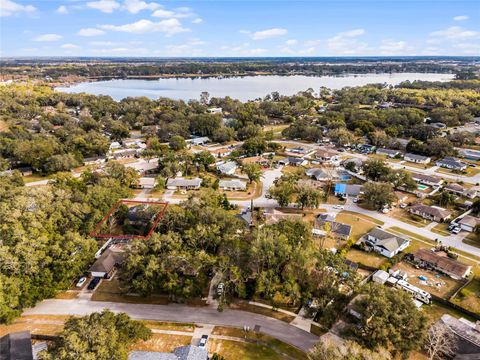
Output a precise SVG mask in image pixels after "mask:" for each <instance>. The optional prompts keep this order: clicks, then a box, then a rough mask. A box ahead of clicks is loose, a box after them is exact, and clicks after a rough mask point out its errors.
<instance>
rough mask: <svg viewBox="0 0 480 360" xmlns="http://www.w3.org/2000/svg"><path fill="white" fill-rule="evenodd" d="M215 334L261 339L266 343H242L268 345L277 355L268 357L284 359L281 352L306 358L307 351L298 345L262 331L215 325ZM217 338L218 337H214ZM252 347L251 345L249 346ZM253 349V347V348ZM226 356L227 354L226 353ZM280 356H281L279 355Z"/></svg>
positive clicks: (293, 356)
mask: <svg viewBox="0 0 480 360" xmlns="http://www.w3.org/2000/svg"><path fill="white" fill-rule="evenodd" d="M212 334H213V335H223V336H232V337H237V338H244V337H245V336H246V338H247V339H251V340H255V341H260V342H262V343H264V344H265V345H266V346H265V345H260V344H251V343H249V344H245V343H240V344H245V345H256V346H255V348H256V347H259V346H261V347H266V348H267V349H270V350H273V354H274V355H275V357H267V358H266V359H284V358H286V357H284V356H282V355H281V354H285V355H287V356H288V357H289V358H291V359H304V358H305V353H304V352H303V351H301V350H300V349H297V348H296V347H294V346H292V345H289V344H287V343H284V342H283V341H280V340H278V339H275V338H273V337H271V336H268V335H265V334H261V333H254V332H252V331H250V332H249V333H248V334H245V332H244V331H243V330H242V329H238V328H232V327H224V326H215V328H214V329H213V332H212ZM214 340H216V339H214ZM248 348H250V347H248ZM252 350H253V348H252ZM224 356H225V355H224ZM248 356H255V354H254V353H252V354H251V355H250V354H248ZM279 356H280V357H279ZM239 358H241V359H244V357H237V358H232V359H239ZM227 359H228V358H227ZM245 359H250V357H245ZM252 359H264V358H263V357H253V358H252Z"/></svg>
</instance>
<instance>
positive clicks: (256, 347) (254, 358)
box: [208, 339, 305, 360]
mask: <svg viewBox="0 0 480 360" xmlns="http://www.w3.org/2000/svg"><path fill="white" fill-rule="evenodd" d="M208 349H209V352H210V353H217V354H220V355H222V356H223V357H224V358H225V360H235V359H242V360H286V359H288V358H287V357H285V356H283V355H280V354H279V353H277V352H276V351H275V350H273V349H272V348H270V347H268V346H266V345H260V344H253V343H246V342H239V341H232V340H220V339H211V340H210V341H209V342H208ZM304 358H305V357H303V358H299V359H304Z"/></svg>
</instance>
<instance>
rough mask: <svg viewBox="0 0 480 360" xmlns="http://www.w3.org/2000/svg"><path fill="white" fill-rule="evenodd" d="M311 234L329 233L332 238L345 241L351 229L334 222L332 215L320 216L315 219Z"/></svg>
mask: <svg viewBox="0 0 480 360" xmlns="http://www.w3.org/2000/svg"><path fill="white" fill-rule="evenodd" d="M312 232H313V234H314V235H326V234H327V233H329V234H330V235H332V236H333V237H336V238H340V239H343V240H347V239H348V238H349V237H350V235H351V234H352V227H351V226H350V225H348V224H343V223H341V222H338V221H335V216H334V215H331V214H320V215H318V216H317V218H316V219H315V226H314V228H313V230H312Z"/></svg>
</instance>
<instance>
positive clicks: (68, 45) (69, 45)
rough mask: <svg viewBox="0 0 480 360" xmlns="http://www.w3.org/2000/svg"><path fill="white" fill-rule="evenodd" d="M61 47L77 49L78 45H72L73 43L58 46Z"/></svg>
mask: <svg viewBox="0 0 480 360" xmlns="http://www.w3.org/2000/svg"><path fill="white" fill-rule="evenodd" d="M60 47H61V48H62V49H66V50H75V49H79V48H80V46H78V45H74V44H63V45H62V46H60Z"/></svg>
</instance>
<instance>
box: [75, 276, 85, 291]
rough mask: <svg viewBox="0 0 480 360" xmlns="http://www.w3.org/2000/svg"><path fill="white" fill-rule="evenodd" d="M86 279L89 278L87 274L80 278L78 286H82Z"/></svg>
mask: <svg viewBox="0 0 480 360" xmlns="http://www.w3.org/2000/svg"><path fill="white" fill-rule="evenodd" d="M85 281H87V278H86V277H85V276H83V277H81V278H80V280H78V282H77V285H75V286H76V287H78V288H80V287H82V286H83V284H85Z"/></svg>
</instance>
